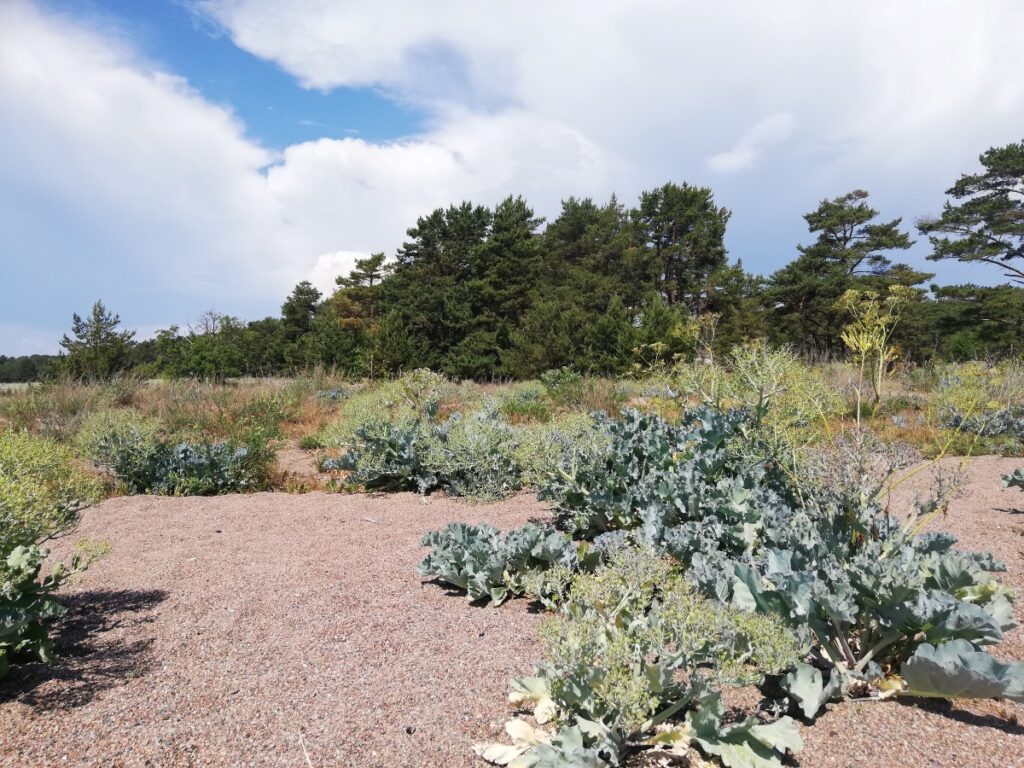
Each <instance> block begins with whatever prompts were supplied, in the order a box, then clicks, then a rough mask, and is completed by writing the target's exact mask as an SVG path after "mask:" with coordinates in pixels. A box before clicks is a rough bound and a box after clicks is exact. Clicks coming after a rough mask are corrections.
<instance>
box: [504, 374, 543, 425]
mask: <svg viewBox="0 0 1024 768" xmlns="http://www.w3.org/2000/svg"><path fill="white" fill-rule="evenodd" d="M499 409H500V411H501V414H502V415H503V416H504V417H505V418H507V419H509V420H511V421H514V422H522V421H530V422H547V421H550V420H551V409H550V408H549V406H548V398H547V390H546V389H545V387H544V385H543V384H541V383H540V382H536V381H524V382H521V383H519V384H514V385H513V386H511V387H510V388H508V389H507V390H505V391H504V392H503V393H502V395H501V400H500V405H499Z"/></svg>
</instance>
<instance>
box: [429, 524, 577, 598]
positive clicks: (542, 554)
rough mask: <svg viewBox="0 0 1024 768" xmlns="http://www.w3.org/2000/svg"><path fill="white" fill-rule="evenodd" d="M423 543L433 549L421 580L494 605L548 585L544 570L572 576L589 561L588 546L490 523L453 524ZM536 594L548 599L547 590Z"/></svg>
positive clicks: (529, 528) (533, 528) (546, 531)
mask: <svg viewBox="0 0 1024 768" xmlns="http://www.w3.org/2000/svg"><path fill="white" fill-rule="evenodd" d="M422 544H423V546H425V547H431V548H432V550H431V552H430V554H428V555H427V556H426V558H424V560H423V562H422V563H420V566H419V573H420V575H421V576H431V577H434V578H436V579H437V580H438V581H441V582H443V583H445V584H448V585H450V586H453V587H455V588H457V589H462V590H465V591H466V595H467V596H468V598H469V599H470V600H474V601H475V600H487V599H490V600H491V601H492V602H493V604H494V605H501V603H503V602H505V600H507V599H509V598H510V597H517V596H520V595H523V594H527V593H528V592H531V588H537V586H538V585H543V583H544V582H543V579H541V580H538V579H537V576H538V575H541V574H543V573H544V572H545V571H549V570H553V569H563V570H568V571H570V572H572V571H575V570H577V569H578V568H579V567H580V565H581V563H583V564H584V565H585V564H587V563H588V557H587V547H586V546H579V547H578V546H577V545H576V544H575V543H574V542H572V541H571V540H570V539H569V538H568V537H567V536H565V535H564V534H561V533H558V532H557V531H554V530H552V529H551V528H545V527H541V526H537V525H532V524H527V525H525V526H523V527H522V528H518V529H516V530H513V531H509V532H507V533H502V532H501V531H499V530H498V529H496V528H494V527H493V526H490V525H488V524H487V523H481V524H480V525H467V524H465V523H449V524H448V527H447V528H445V529H443V530H441V531H432V532H430V533H427V534H426V535H425V536H424V537H423V541H422ZM532 594H534V595H535V596H537V597H546V596H547V595H546V594H545V593H544V590H543V588H541V589H538V590H537V591H536V592H532Z"/></svg>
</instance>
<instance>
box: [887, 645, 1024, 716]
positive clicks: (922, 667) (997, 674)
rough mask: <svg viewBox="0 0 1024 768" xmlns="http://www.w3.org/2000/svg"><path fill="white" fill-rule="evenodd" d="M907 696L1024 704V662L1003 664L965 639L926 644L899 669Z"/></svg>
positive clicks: (903, 692) (904, 692) (903, 693)
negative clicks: (935, 644) (1020, 702)
mask: <svg viewBox="0 0 1024 768" xmlns="http://www.w3.org/2000/svg"><path fill="white" fill-rule="evenodd" d="M900 674H901V676H902V677H903V681H904V683H905V684H906V688H905V689H904V690H903V691H901V695H904V696H924V697H934V698H943V699H955V698H962V699H1012V700H1013V701H1024V663H1022V662H1012V663H1003V662H1000V661H998V660H996V659H995V658H993V657H992V656H991V655H990V654H988V653H986V652H984V651H979V650H977V649H976V648H975V647H974V646H973V645H971V644H970V643H969V642H967V641H966V640H951V641H949V642H948V643H943V644H942V645H939V646H934V645H931V644H930V643H924V644H923V645H921V646H920V647H919V648H918V649H917V652H916V653H915V654H914V655H913V656H912V657H911V658H910V659H909V660H908V661H907V662H906V663H905V664H904V665H903V668H902V669H901V670H900Z"/></svg>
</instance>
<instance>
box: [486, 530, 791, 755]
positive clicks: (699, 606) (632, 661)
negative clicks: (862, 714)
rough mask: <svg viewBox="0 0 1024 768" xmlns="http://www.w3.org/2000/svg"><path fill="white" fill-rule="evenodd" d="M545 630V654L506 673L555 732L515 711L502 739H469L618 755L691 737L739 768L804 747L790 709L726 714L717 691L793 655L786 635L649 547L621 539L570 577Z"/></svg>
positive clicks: (680, 748) (682, 746)
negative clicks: (777, 714) (607, 554)
mask: <svg viewBox="0 0 1024 768" xmlns="http://www.w3.org/2000/svg"><path fill="white" fill-rule="evenodd" d="M542 637H543V639H544V644H545V648H546V654H545V656H546V658H545V661H544V662H543V663H541V664H540V665H539V666H538V668H537V673H536V675H535V676H534V677H530V678H522V679H518V680H514V681H513V682H512V694H511V696H510V700H511V701H512V702H513V703H514V704H520V705H522V704H532V705H533V706H534V717H535V718H536V720H537V721H538V722H539V723H540V724H542V725H543V724H545V723H548V722H553V723H555V724H557V725H558V726H559V731H558V734H557V735H549V734H547V733H545V732H543V731H540V730H537V729H533V728H531V727H529V726H528V725H527V724H526V723H524V722H523V721H514V722H515V724H510V725H509V728H508V732H509V734H510V735H511V736H512V737H513V739H514V741H513V744H512V745H511V746H510V747H509V746H506V745H489V746H481V747H478V748H477V751H478V753H479V754H481V755H482V756H483V757H484V758H485V759H487V760H489V761H490V762H493V763H496V764H499V765H516V766H520V765H537V766H539V765H595V766H604V765H611V766H614V765H621V764H622V763H623V761H625V760H626V759H627V757H628V756H629V755H630V754H631V753H634V752H637V751H640V750H646V749H652V748H657V749H662V750H667V751H670V752H672V753H674V754H677V755H680V754H685V753H686V751H687V750H688V749H689V748H690V747H691V746H694V747H697V748H699V749H700V750H701V751H702V752H704V753H705V754H707V755H714V756H718V757H720V758H721V759H722V760H723V762H724V763H725V764H726V765H730V766H736V767H737V768H740V767H741V766H780V765H781V763H780V762H779V758H780V757H781V756H782V755H783V754H784V753H785V752H786V751H794V752H795V751H799V749H800V748H801V742H800V737H799V735H798V733H797V732H796V728H795V726H794V725H793V723H792V721H790V720H789V719H788V718H783V719H781V720H778V721H776V722H775V723H771V724H769V725H764V724H759V723H758V722H757V721H755V720H752V719H751V720H746V721H743V722H741V723H738V724H733V725H726V724H724V722H723V721H724V718H723V714H724V707H723V704H722V701H721V697H720V695H719V694H718V689H719V687H720V686H722V685H732V684H745V683H748V682H751V681H757V680H758V679H760V677H761V676H762V675H763V674H764V673H765V672H773V671H778V670H781V669H784V668H786V667H787V666H789V665H791V664H792V663H793V662H794V661H795V659H796V656H797V646H796V643H795V640H794V638H793V637H792V636H791V635H790V634H789V633H788V631H787V630H786V629H785V628H784V627H783V626H782V625H781V624H780V623H779V622H778V621H776V620H774V619H771V618H766V617H762V616H756V615H753V614H749V613H745V612H742V611H737V610H733V609H729V608H726V607H723V606H720V605H717V604H715V603H714V602H712V601H709V600H706V599H704V598H701V597H700V596H698V595H697V593H696V591H695V590H694V589H693V587H692V586H691V585H690V584H689V583H688V582H687V581H686V580H685V578H684V577H683V576H682V574H681V573H680V572H679V571H678V570H677V569H676V568H674V567H673V566H672V565H670V564H669V563H668V562H667V561H665V560H662V559H660V558H658V557H657V556H656V555H655V554H654V553H652V552H650V551H648V550H643V549H624V550H621V551H619V552H618V553H617V554H616V555H614V556H613V557H612V558H611V560H610V561H609V563H608V564H607V565H604V566H601V567H599V568H598V569H597V570H596V571H595V572H594V573H593V574H592V575H582V576H580V577H578V578H577V579H576V581H575V582H574V583H573V585H572V587H571V590H570V592H569V595H568V598H567V599H566V601H565V602H564V603H563V604H562V606H561V608H560V610H559V612H558V613H557V615H556V616H555V617H554V618H552V619H550V620H548V621H547V622H545V624H544V626H543V628H542ZM681 675H682V676H681Z"/></svg>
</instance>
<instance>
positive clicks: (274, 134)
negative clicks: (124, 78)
mask: <svg viewBox="0 0 1024 768" xmlns="http://www.w3.org/2000/svg"><path fill="white" fill-rule="evenodd" d="M43 7H45V8H48V9H50V10H52V11H56V12H60V13H63V14H66V15H67V16H70V17H71V18H74V19H76V20H77V21H79V22H80V23H81V24H84V25H89V26H92V27H93V28H95V29H97V30H98V31H100V32H101V33H105V34H108V35H116V36H119V37H122V38H125V39H128V40H129V41H131V43H132V44H133V45H134V46H135V47H137V48H138V49H139V50H140V51H141V52H142V53H143V54H144V55H145V56H146V57H147V58H148V59H149V60H150V61H151V62H152V63H153V64H155V65H157V66H159V67H161V68H163V69H166V70H167V71H169V72H174V73H176V74H178V75H180V76H182V77H184V78H185V79H186V80H188V82H189V84H190V85H191V86H192V87H193V88H196V89H197V90H198V91H199V92H200V93H202V95H203V97H204V98H205V99H207V100H209V101H211V102H213V103H215V104H221V105H223V106H225V107H227V108H228V109H231V110H232V111H233V112H234V113H235V114H236V115H237V116H238V118H239V119H240V120H241V121H242V122H243V123H244V124H245V127H246V133H247V134H248V135H249V136H251V137H252V138H254V139H255V140H257V141H259V142H260V143H261V144H263V145H264V146H267V147H271V148H274V149H279V150H283V149H284V148H285V147H287V146H289V145H291V144H297V143H300V142H303V141H310V140H313V139H318V138H321V137H325V136H327V137H332V138H344V137H346V136H359V137H360V138H363V139H366V140H367V141H388V140H394V139H400V138H402V137H403V136H408V135H412V134H414V133H416V132H417V131H418V130H419V129H420V128H421V127H422V123H423V119H424V115H423V113H422V112H421V111H419V110H417V109H416V108H414V107H412V106H411V105H408V104H399V103H397V102H396V101H395V100H394V99H389V98H387V97H386V96H385V95H384V94H383V93H381V92H380V91H379V90H378V89H375V88H345V87H340V88H332V89H310V88H303V87H302V86H300V85H299V83H298V82H297V81H296V79H295V78H294V77H293V76H292V75H289V74H288V73H287V72H285V71H284V70H282V69H281V68H280V67H279V66H277V65H276V64H274V63H273V62H271V61H266V60H263V59H259V58H257V57H256V56H254V55H252V54H251V53H249V52H247V51H245V50H243V49H241V48H239V47H237V46H236V45H235V44H234V43H232V41H231V38H230V35H229V34H228V33H227V32H226V31H225V30H224V29H222V28H221V27H220V26H219V25H217V24H216V23H214V22H213V21H211V20H210V19H209V18H207V17H204V16H203V15H202V14H201V13H199V12H197V11H196V10H195V6H194V5H193V4H191V3H189V2H185V1H184V0H51V2H48V3H44V4H43Z"/></svg>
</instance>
